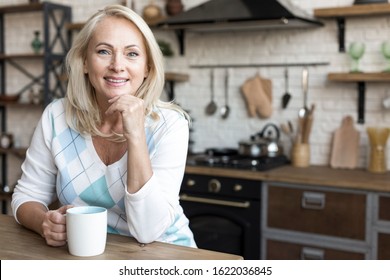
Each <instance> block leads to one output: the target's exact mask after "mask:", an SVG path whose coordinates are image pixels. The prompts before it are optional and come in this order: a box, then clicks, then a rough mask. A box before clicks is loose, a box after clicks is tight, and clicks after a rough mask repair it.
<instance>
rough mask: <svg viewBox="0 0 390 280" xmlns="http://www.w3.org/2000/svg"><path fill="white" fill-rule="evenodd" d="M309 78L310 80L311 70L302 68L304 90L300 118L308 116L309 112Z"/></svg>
mask: <svg viewBox="0 0 390 280" xmlns="http://www.w3.org/2000/svg"><path fill="white" fill-rule="evenodd" d="M308 80H309V72H308V71H307V68H306V67H305V68H303V70H302V90H303V107H302V108H301V109H299V112H298V115H299V118H301V119H303V118H305V117H306V115H307V113H308V112H309V108H307V88H308Z"/></svg>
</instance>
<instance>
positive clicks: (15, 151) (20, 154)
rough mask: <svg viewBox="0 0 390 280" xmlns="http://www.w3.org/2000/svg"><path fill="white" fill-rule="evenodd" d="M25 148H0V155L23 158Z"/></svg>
mask: <svg viewBox="0 0 390 280" xmlns="http://www.w3.org/2000/svg"><path fill="white" fill-rule="evenodd" d="M26 151H27V148H8V149H4V148H0V154H13V155H15V156H18V157H20V158H24V157H25V156H26Z"/></svg>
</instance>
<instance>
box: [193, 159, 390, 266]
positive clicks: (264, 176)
mask: <svg viewBox="0 0 390 280" xmlns="http://www.w3.org/2000/svg"><path fill="white" fill-rule="evenodd" d="M186 174H191V175H195V174H199V175H210V176H224V177H226V178H231V179H232V180H236V179H249V180H257V181H258V182H262V184H261V185H260V184H259V185H258V186H255V185H253V187H259V188H260V189H261V191H262V194H261V199H262V200H261V207H262V208H261V214H262V216H261V225H259V227H261V233H260V235H259V239H261V251H262V253H261V258H262V259H301V258H302V259H309V258H310V259H320V258H324V259H348V260H353V259H390V183H389V182H390V172H387V173H384V174H373V173H370V172H368V171H367V170H365V169H359V168H356V169H353V170H351V169H333V168H330V167H329V166H309V167H307V168H298V167H294V166H291V165H285V166H282V167H279V168H275V169H271V170H268V171H264V172H253V171H250V170H239V169H229V168H216V167H204V166H190V165H187V167H186ZM308 208H309V209H308ZM312 208H314V209H312Z"/></svg>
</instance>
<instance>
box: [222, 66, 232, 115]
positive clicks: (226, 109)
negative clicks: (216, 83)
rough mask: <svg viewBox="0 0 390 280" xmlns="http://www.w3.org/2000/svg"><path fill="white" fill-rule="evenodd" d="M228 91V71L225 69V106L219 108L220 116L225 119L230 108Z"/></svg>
mask: <svg viewBox="0 0 390 280" xmlns="http://www.w3.org/2000/svg"><path fill="white" fill-rule="evenodd" d="M228 91H229V71H228V70H226V74H225V106H223V107H222V108H221V117H222V118H223V119H226V118H227V117H228V116H229V113H230V108H229V104H228V103H229V102H228Z"/></svg>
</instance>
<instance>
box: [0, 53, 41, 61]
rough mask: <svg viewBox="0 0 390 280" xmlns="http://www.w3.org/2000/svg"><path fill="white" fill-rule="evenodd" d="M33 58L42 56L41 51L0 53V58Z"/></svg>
mask: <svg viewBox="0 0 390 280" xmlns="http://www.w3.org/2000/svg"><path fill="white" fill-rule="evenodd" d="M15 58H17V59H34V58H43V53H40V54H35V53H20V54H3V53H0V60H7V59H15Z"/></svg>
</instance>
